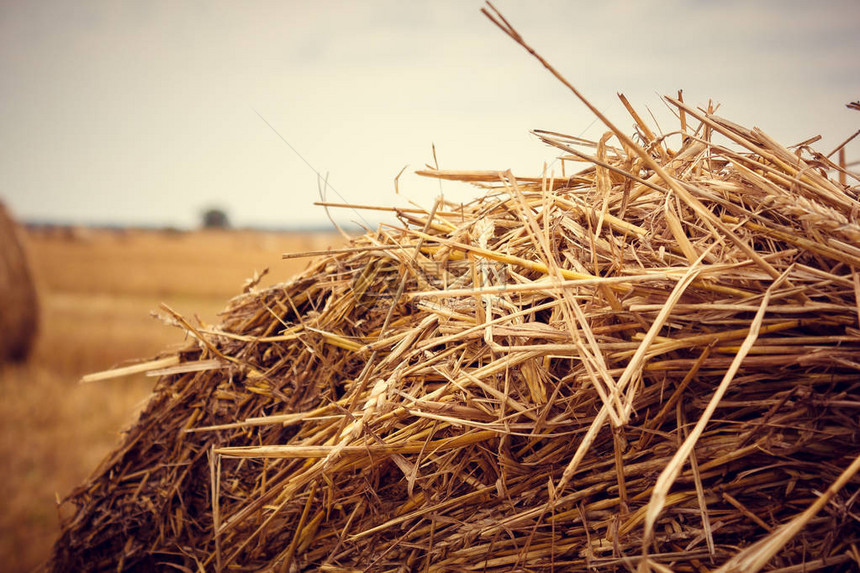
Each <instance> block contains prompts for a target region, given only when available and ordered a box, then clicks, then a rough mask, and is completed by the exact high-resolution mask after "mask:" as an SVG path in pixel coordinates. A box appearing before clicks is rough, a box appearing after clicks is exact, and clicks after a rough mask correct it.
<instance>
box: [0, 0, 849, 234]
mask: <svg viewBox="0 0 860 573" xmlns="http://www.w3.org/2000/svg"><path fill="white" fill-rule="evenodd" d="M482 5H483V3H482V2H479V1H477V0H474V1H473V0H468V1H453V0H450V1H435V2H430V1H426V2H405V1H403V0H390V1H389V0H363V1H361V2H335V1H310V0H307V1H304V0H303V1H298V0H280V1H271V2H262V1H253V0H252V1H246V2H235V1H226V0H218V1H198V2H168V1H158V0H142V1H136V0H132V1H124V2H117V1H97V0H92V1H84V2H68V1H66V0H56V1H53V0H51V1H45V0H42V1H33V2H23V1H19V0H12V1H10V0H5V1H2V2H0V200H3V201H5V202H6V203H7V204H8V205H9V206H10V207H11V209H12V210H13V212H14V213H15V214H16V215H17V216H18V218H20V219H24V220H38V221H63V222H72V223H96V224H132V225H134V224H143V225H173V226H181V227H193V226H196V225H197V224H198V223H199V221H200V213H201V211H202V210H203V209H204V208H205V207H207V206H210V205H214V206H220V207H222V208H224V209H225V210H226V211H227V212H228V214H229V216H230V218H231V220H232V222H233V223H234V224H235V225H238V226H246V225H265V226H277V227H284V226H291V225H296V226H298V225H323V224H325V223H326V221H327V219H326V217H325V213H324V212H323V210H322V209H320V208H319V207H314V206H313V205H312V203H313V202H314V201H316V200H318V191H317V189H318V184H317V176H316V174H315V173H314V172H313V171H311V169H310V168H309V167H308V166H307V165H306V164H305V163H304V162H303V161H302V160H301V159H300V158H299V157H297V156H296V154H295V153H294V152H293V151H291V150H290V148H289V147H288V146H287V145H285V144H284V142H283V141H281V140H280V139H279V137H278V135H277V134H275V133H274V132H273V131H272V129H270V127H269V126H267V125H266V123H265V122H264V121H263V120H261V119H260V117H258V115H257V113H258V112H259V114H260V115H262V116H263V117H264V118H265V120H266V121H268V122H269V123H271V125H272V126H274V127H275V128H276V129H277V131H278V132H279V133H280V134H281V135H282V136H283V137H284V138H285V139H286V140H287V141H288V142H289V143H290V144H291V145H292V146H293V147H295V148H296V149H297V150H298V151H299V152H300V153H301V154H302V155H303V156H304V158H305V159H306V160H307V161H308V162H309V163H310V164H311V165H313V167H314V168H315V169H316V170H318V171H319V172H321V173H328V174H329V180H330V182H331V183H332V185H333V187H334V188H335V189H336V192H337V193H334V192H332V191H329V194H328V196H329V199H330V200H333V201H341V200H346V201H348V202H351V203H370V204H378V205H393V204H397V205H403V204H405V202H406V201H407V200H412V201H415V202H417V203H419V204H422V205H426V206H430V205H432V203H433V200H434V198H435V197H436V196H437V195H438V194H439V192H440V184H439V183H438V182H436V181H431V180H426V179H423V178H420V177H417V176H415V175H413V174H412V171H413V170H415V169H418V168H421V167H422V166H423V165H424V164H425V163H430V162H432V161H433V157H432V151H431V145H432V144H435V146H436V155H437V158H438V161H439V165H440V167H442V168H445V169H500V170H503V169H509V168H510V169H512V170H513V171H514V174H515V175H516V174H519V175H527V176H533V175H539V174H540V171H541V168H542V165H543V163H544V162H547V163H549V164H550V165H552V166H554V167H556V168H557V167H558V164H557V163H555V164H553V163H552V161H553V159H554V158H555V157H556V155H557V154H556V153H555V151H554V150H552V149H550V148H547V147H545V146H543V145H542V144H540V143H539V142H538V141H537V140H536V139H535V138H534V137H533V136H531V135H530V134H529V130H531V129H548V130H553V131H559V132H563V133H568V134H572V135H583V136H585V137H589V138H592V139H598V138H599V137H600V135H601V134H602V132H603V131H604V128H603V127H602V126H600V125H598V124H594V123H593V117H592V116H591V115H589V113H588V111H587V110H586V109H585V108H584V106H583V105H582V104H581V103H580V102H579V101H578V100H576V99H575V98H574V97H573V95H572V94H570V93H569V92H568V91H567V89H566V88H564V86H562V85H561V84H560V83H559V82H558V81H557V80H555V78H553V77H552V76H551V75H550V74H549V73H548V72H546V71H545V70H544V69H543V68H542V67H541V66H540V65H539V64H538V63H537V61H536V60H534V59H533V58H531V57H530V56H528V55H527V54H526V53H525V52H524V51H523V49H522V48H520V47H519V46H517V45H516V44H515V43H514V42H513V41H511V40H510V39H508V38H507V37H506V36H505V35H504V34H502V32H501V31H499V30H498V29H497V28H496V27H495V26H494V25H492V24H491V23H490V22H489V21H488V20H487V19H486V18H485V17H484V16H483V15H481V14H480V12H479V10H480V8H481V6H482ZM495 5H496V7H497V8H499V9H500V10H501V12H502V13H503V14H504V15H505V16H506V17H507V18H508V20H509V21H510V22H511V23H512V24H513V25H514V26H515V27H516V28H517V29H518V30H519V32H520V33H521V34H522V35H523V36H524V37H525V39H526V40H527V41H528V42H529V43H530V44H531V45H532V46H533V47H534V48H535V49H536V50H537V51H538V52H540V53H541V54H542V55H543V56H544V57H545V58H547V59H548V60H549V61H550V62H551V63H553V64H554V65H555V67H556V68H557V69H558V70H559V71H561V72H562V73H563V74H564V75H565V76H566V77H567V78H568V80H570V81H571V82H572V83H573V84H574V85H576V86H577V88H579V89H580V90H581V91H582V92H583V93H584V94H585V95H586V97H588V98H589V99H590V100H591V101H592V102H593V103H595V104H596V105H597V107H598V108H600V109H603V110H606V113H607V114H608V115H609V116H610V117H611V118H612V119H613V120H615V121H617V123H618V124H619V126H620V127H622V128H623V129H625V130H626V131H627V132H628V133H630V132H632V123H633V122H632V120H630V119H629V116H627V115H626V112H624V110H623V108H622V107H621V105H620V103H618V99H617V97H616V92H623V93H625V94H626V95H627V96H628V98H629V99H630V100H631V102H632V103H633V105H634V106H636V107H637V108H638V109H639V110H640V112H641V113H642V114H643V115H646V116H647V111H646V108H650V109H651V110H652V111H653V112H654V115H655V116H657V118H658V119H660V121H661V125H662V126H663V127H664V128H665V130H666V131H668V130H672V129H675V128H676V126H677V124H673V123H672V122H671V121H670V120H669V116H668V115H667V113H666V111H665V107H664V106H663V104H662V103H661V102H660V99H659V96H660V95H664V94H670V95H674V94H675V93H676V92H677V90H678V89H683V90H684V96H685V100H686V101H687V102H688V103H692V104H696V105H701V106H705V105H707V102H708V99H712V100H714V101H715V102H718V103H720V105H721V108H720V112H719V113H720V115H722V116H724V117H726V118H728V119H731V120H733V121H735V122H737V123H740V124H742V125H745V126H747V127H752V126H758V127H760V128H762V129H763V130H765V131H766V132H768V133H770V134H771V135H772V136H774V137H776V138H777V139H778V140H779V141H781V142H782V143H784V144H786V145H790V144H793V143H797V142H799V141H801V140H804V139H807V138H809V137H811V136H813V135H816V134H820V135H822V136H823V140H822V141H821V142H820V143H819V144H817V145H816V147H817V148H818V149H819V150H821V151H824V152H829V151H830V150H831V149H832V148H833V147H835V146H836V145H837V144H839V143H840V142H841V141H842V140H844V139H845V138H846V137H848V136H849V135H851V134H852V133H853V132H854V131H856V130H857V129H858V128H860V112H857V111H851V110H848V109H846V108H845V104H846V103H848V102H849V101H856V100H858V99H860V0H844V1H822V2H809V1H802V2H801V1H794V0H769V1H758V2H748V1H733V0H729V1H719V2H718V1H705V0H698V1H682V0H662V1H653V2H651V1H621V0H617V1H600V2H595V1H589V2H586V1H578V0H570V1H560V0H559V1H545V2H525V1H513V0H497V1H496V2H495ZM847 149H848V155H849V160H857V159H860V144H858V142H857V141H856V140H855V142H854V143H853V144H852V145H851V146H849V147H848V148H847ZM407 165H408V166H409V167H408V168H407V170H406V171H405V172H404V175H403V176H402V177H401V179H400V192H401V196H400V197H398V196H396V195H395V193H394V185H393V179H394V177H395V176H396V175H397V173H398V172H400V170H401V169H402V168H403V167H404V166H407ZM441 190H442V192H444V194H445V196H446V197H449V198H452V199H456V200H467V199H468V198H469V197H471V196H474V195H475V194H476V193H477V191H475V190H473V189H472V188H469V187H467V186H464V185H462V184H452V183H445V184H444V185H443V186H441ZM338 194H339V195H340V197H338ZM362 216H363V217H365V219H366V220H368V221H371V222H374V221H376V220H377V219H376V218H374V217H372V216H371V215H368V214H366V213H362ZM338 219H339V220H340V221H342V222H349V221H350V220H359V218H358V215H357V214H356V213H354V212H351V211H340V212H339V213H338Z"/></svg>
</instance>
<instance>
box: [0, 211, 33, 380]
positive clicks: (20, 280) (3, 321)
mask: <svg viewBox="0 0 860 573" xmlns="http://www.w3.org/2000/svg"><path fill="white" fill-rule="evenodd" d="M38 325H39V312H38V302H37V297H36V288H35V285H34V284H33V277H32V275H31V273H30V267H29V265H28V263H27V254H26V251H25V249H24V242H23V239H22V237H21V235H20V230H19V229H18V226H17V225H16V224H15V221H14V220H13V219H12V216H11V215H10V214H9V212H8V211H7V209H6V208H5V207H4V206H3V204H2V203H0V364H2V363H3V362H7V361H13V362H17V361H22V360H26V359H27V356H29V354H30V350H31V349H32V347H33V343H34V341H35V339H36V333H37V330H38Z"/></svg>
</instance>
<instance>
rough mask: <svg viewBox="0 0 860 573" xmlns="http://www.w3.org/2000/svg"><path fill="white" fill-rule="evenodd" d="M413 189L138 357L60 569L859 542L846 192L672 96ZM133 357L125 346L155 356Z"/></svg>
mask: <svg viewBox="0 0 860 573" xmlns="http://www.w3.org/2000/svg"><path fill="white" fill-rule="evenodd" d="M666 101H667V103H668V104H669V105H671V106H674V107H675V109H676V110H677V111H678V115H679V117H680V118H681V127H680V134H679V135H678V136H676V137H674V138H663V137H660V138H658V137H657V136H655V134H654V133H653V131H652V130H651V129H649V128H648V126H647V125H646V124H644V123H643V122H642V121H641V119H640V116H639V115H638V114H636V113H635V111H634V110H633V108H632V106H630V104H629V103H628V102H627V101H626V100H624V99H623V102H624V104H625V105H626V106H627V107H628V109H629V110H630V112H631V115H632V117H633V119H634V121H635V122H636V126H637V134H636V141H634V140H633V139H632V138H630V137H628V136H625V135H622V134H619V133H618V132H617V131H616V132H615V133H614V135H615V137H617V138H618V139H619V140H621V144H617V145H610V136H611V135H612V133H609V134H607V136H606V137H604V138H602V139H601V140H600V141H598V142H585V141H582V140H581V139H578V138H574V137H568V136H563V135H560V134H555V133H548V132H539V133H538V135H539V137H540V138H541V139H542V140H543V141H544V142H545V143H547V144H550V145H552V146H554V147H556V148H558V149H560V150H562V151H563V152H564V154H565V155H564V158H563V161H564V162H565V165H566V167H569V165H571V164H574V163H573V162H574V161H584V162H585V164H584V168H583V169H581V170H579V171H577V172H576V173H575V174H573V175H571V176H569V177H568V176H566V177H562V178H556V179H546V178H542V177H535V178H522V177H514V176H513V175H512V174H511V173H510V172H479V171H474V172H446V171H426V172H423V174H424V175H427V176H431V177H439V178H445V179H453V180H460V181H467V182H471V183H474V184H477V185H480V186H482V187H484V188H485V194H484V195H483V196H482V197H481V198H479V199H477V200H476V201H475V202H473V203H472V204H469V205H454V204H450V203H446V202H445V201H441V200H440V201H438V202H437V204H436V205H435V206H434V207H433V208H432V209H428V210H427V211H421V210H398V211H397V215H398V217H399V219H400V221H401V223H402V224H400V225H383V226H381V227H380V228H379V229H378V230H377V231H376V232H369V233H367V234H366V235H364V236H362V237H359V238H357V239H355V240H354V242H353V244H352V245H351V246H350V247H348V248H345V249H340V250H337V251H331V252H330V253H328V254H323V255H321V256H318V257H317V258H315V259H314V260H313V261H312V263H311V264H310V265H309V267H308V268H307V270H306V271H305V272H304V273H302V274H301V275H299V276H298V277H296V278H295V279H293V280H292V281H291V282H289V283H286V284H281V285H277V286H274V287H271V288H268V289H265V290H263V291H254V290H251V291H249V292H247V293H246V294H243V295H241V296H239V297H237V298H235V299H234V300H233V301H231V302H230V304H229V306H228V308H227V309H226V311H225V313H224V318H223V322H222V323H221V324H220V325H219V326H217V327H195V326H193V325H191V324H190V323H189V322H188V321H186V320H185V319H184V318H182V317H181V316H179V315H177V314H175V313H173V312H172V311H170V310H169V309H165V310H166V311H167V313H168V315H169V318H170V319H171V320H172V321H174V322H175V323H176V324H177V325H179V326H181V327H182V328H184V329H186V330H187V331H188V333H189V335H191V336H192V337H193V338H194V339H195V343H194V344H192V345H190V346H189V347H188V348H186V349H185V350H184V351H182V352H180V353H178V354H175V355H172V356H164V357H161V358H159V359H158V360H157V361H155V362H153V363H152V366H153V367H154V366H155V365H157V366H158V369H157V370H156V371H155V373H156V374H160V376H161V377H160V379H159V382H158V384H157V387H156V389H155V394H154V396H153V398H152V400H151V402H150V404H149V405H148V407H147V408H146V409H145V411H144V412H143V413H142V415H141V417H140V420H139V421H138V423H137V424H136V425H135V426H134V427H133V428H132V429H131V430H130V431H129V433H128V435H127V436H126V438H125V440H124V442H123V444H122V445H121V446H120V447H119V448H118V449H117V450H116V451H115V452H114V453H113V454H111V455H110V456H109V457H108V458H107V459H106V460H105V461H104V462H103V464H102V465H101V466H100V468H99V469H98V470H97V471H96V472H95V473H94V474H93V475H92V477H91V478H90V479H89V480H88V482H87V483H85V484H84V485H82V486H81V487H79V488H78V489H77V490H76V491H74V492H73V493H72V495H71V496H70V498H69V500H68V502H69V503H71V505H72V506H73V507H74V509H75V511H74V514H73V515H72V517H70V518H69V519H68V520H67V521H66V522H65V523H64V525H63V531H62V535H61V537H60V539H59V540H58V542H57V544H56V546H55V552H54V556H53V561H52V566H53V568H54V570H57V571H65V570H133V569H136V570H150V569H153V568H157V567H160V568H165V569H166V568H167V567H168V566H171V567H172V568H176V569H180V570H215V571H220V570H241V571H246V570H247V571H250V570H279V571H299V570H301V571H313V570H320V571H343V572H345V571H365V570H367V571H408V570H429V571H510V570H520V571H550V570H573V571H585V570H591V569H595V570H600V571H628V570H631V569H633V568H636V567H639V568H640V569H639V570H640V571H652V570H658V571H667V570H676V571H709V570H713V569H715V568H718V567H721V569H720V570H724V571H751V570H757V569H758V568H761V567H764V566H767V567H770V568H772V569H775V570H783V571H799V570H813V569H816V568H822V567H826V568H831V569H833V568H848V567H850V566H851V564H855V566H856V565H857V564H858V563H857V561H858V556H857V549H856V547H857V544H858V543H860V520H858V518H857V515H858V513H860V512H858V508H857V499H858V496H857V495H856V491H857V488H858V486H860V479H858V476H857V472H858V469H860V426H858V424H857V413H858V407H860V361H858V358H857V357H858V356H860V328H858V319H860V311H858V309H860V302H858V299H860V274H858V269H860V249H858V248H857V245H858V244H860V224H858V220H857V217H858V213H860V201H858V196H857V190H856V189H855V188H847V187H845V186H840V185H839V184H838V183H836V182H834V181H832V180H830V179H829V178H828V177H827V176H826V169H828V168H831V167H833V166H832V164H831V163H830V162H829V160H828V159H827V158H826V157H824V156H823V155H822V154H820V153H817V152H815V151H814V150H812V149H810V148H808V147H801V148H800V149H799V150H798V152H797V153H795V152H792V151H789V150H787V149H786V148H785V147H783V146H782V145H780V144H779V143H777V142H775V141H774V140H773V139H771V138H770V137H768V136H767V135H766V134H764V133H762V132H761V131H759V130H757V129H752V130H748V129H745V128H743V127H741V126H738V125H736V124H734V123H732V122H729V121H726V120H724V119H722V118H720V117H718V116H716V115H715V114H713V113H711V112H707V113H706V112H702V111H700V110H697V109H694V108H691V107H689V106H688V105H686V104H685V103H684V102H683V101H680V99H673V98H666ZM141 368H143V367H141V366H137V367H135V368H134V369H135V370H140V369H141Z"/></svg>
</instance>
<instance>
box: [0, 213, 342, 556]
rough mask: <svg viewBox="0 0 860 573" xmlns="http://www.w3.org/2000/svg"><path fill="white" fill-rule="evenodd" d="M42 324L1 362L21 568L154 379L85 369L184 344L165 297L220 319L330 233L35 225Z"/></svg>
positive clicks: (44, 550)
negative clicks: (165, 317) (100, 376)
mask: <svg viewBox="0 0 860 573" xmlns="http://www.w3.org/2000/svg"><path fill="white" fill-rule="evenodd" d="M26 238H27V243H28V246H29V250H30V254H31V257H32V261H31V263H32V266H33V271H34V274H35V278H36V281H37V283H38V285H39V291H40V299H41V300H40V302H41V305H42V312H43V316H42V329H41V332H40V336H39V338H38V341H37V345H36V348H35V351H34V354H33V356H32V357H31V359H30V361H29V362H28V363H26V364H23V365H17V366H13V365H7V366H6V367H3V368H2V369H0V392H2V395H3V400H2V401H0V436H2V438H0V459H3V460H4V468H5V472H4V479H3V480H2V482H0V499H3V500H4V501H3V511H2V512H0V563H3V570H4V571H26V570H29V569H31V568H32V567H34V566H35V565H37V564H38V563H39V562H40V561H42V560H44V559H45V558H46V557H47V556H48V553H49V549H50V546H51V544H52V543H53V540H54V538H55V536H56V534H57V533H58V531H59V529H58V519H57V510H56V501H55V500H56V496H57V495H59V496H64V495H66V494H67V493H68V492H69V491H70V490H71V488H72V487H73V486H74V485H76V484H78V483H80V482H81V481H82V480H83V479H84V478H86V476H87V475H88V474H89V473H90V472H91V471H92V469H93V468H94V467H95V466H96V465H97V464H98V462H99V461H100V460H101V459H102V458H103V457H104V455H105V454H106V453H107V452H108V451H109V450H110V449H112V448H113V447H115V446H116V444H117V442H118V440H119V437H120V435H119V431H120V430H121V429H124V428H125V427H127V426H128V425H129V424H131V423H132V421H133V420H134V417H135V416H136V414H137V412H138V411H139V410H140V408H141V407H142V405H143V403H144V401H145V399H146V398H147V397H148V395H149V393H150V391H151V389H152V385H153V379H151V378H146V377H144V376H136V377H130V378H127V379H124V380H118V381H113V382H110V383H102V384H89V385H80V384H78V380H79V378H80V377H81V376H82V375H84V374H87V373H90V372H96V371H100V370H104V369H106V368H110V367H112V366H113V365H115V364H119V363H122V362H124V361H127V360H130V359H137V358H139V357H141V356H147V355H151V354H155V353H157V352H160V351H162V350H164V349H165V348H167V347H169V346H172V345H177V344H181V343H182V342H183V340H184V338H185V335H184V333H183V332H181V331H179V330H177V329H175V328H170V327H168V326H166V325H164V324H163V323H162V322H161V321H159V320H156V319H154V318H152V317H151V316H150V313H151V312H152V311H155V310H157V309H158V305H159V304H160V303H161V302H167V303H168V304H170V305H171V306H173V307H174V308H177V309H181V310H184V311H188V312H189V313H192V312H193V313H197V314H199V315H200V316H201V318H202V319H203V320H204V321H208V322H213V321H215V320H217V313H218V312H220V311H221V310H222V309H223V307H224V305H225V302H226V300H227V299H228V298H229V297H230V296H232V295H233V294H235V293H236V292H239V291H241V288H242V284H243V282H244V281H245V280H246V279H247V278H249V277H251V276H252V275H253V274H254V271H255V270H257V271H260V270H262V269H263V268H264V267H270V268H271V269H272V272H271V273H270V275H269V276H267V277H265V278H264V284H273V283H274V282H276V281H282V280H285V279H286V278H287V277H289V276H291V275H292V274H293V273H294V272H296V271H298V270H300V269H301V268H302V267H303V266H304V265H305V261H281V253H283V252H286V251H294V250H296V249H313V248H322V247H324V246H325V245H326V244H328V243H329V242H332V243H334V242H337V241H338V239H337V238H336V237H334V236H331V235H292V234H273V233H254V232H235V233H204V232H199V233H187V234H166V233H159V232H146V231H126V232H113V231H92V230H86V229H85V230H80V231H78V232H76V233H65V232H63V233H57V232H54V233H51V232H46V231H38V232H30V233H28V234H27V236H26Z"/></svg>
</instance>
